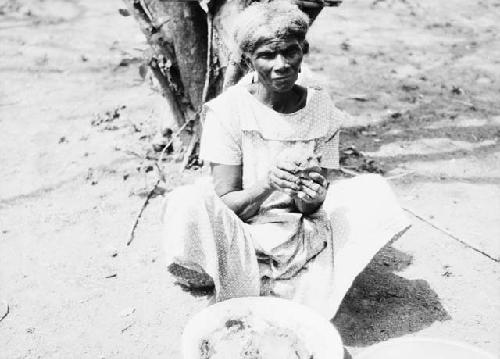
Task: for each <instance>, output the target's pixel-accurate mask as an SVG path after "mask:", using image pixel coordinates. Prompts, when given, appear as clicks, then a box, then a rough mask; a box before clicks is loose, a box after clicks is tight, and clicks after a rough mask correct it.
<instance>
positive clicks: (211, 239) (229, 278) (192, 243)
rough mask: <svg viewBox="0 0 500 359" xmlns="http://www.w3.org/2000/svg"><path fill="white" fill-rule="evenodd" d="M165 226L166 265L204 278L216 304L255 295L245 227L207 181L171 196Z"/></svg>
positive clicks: (252, 256) (252, 255) (254, 270)
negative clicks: (208, 280)
mask: <svg viewBox="0 0 500 359" xmlns="http://www.w3.org/2000/svg"><path fill="white" fill-rule="evenodd" d="M163 223H164V224H163V226H164V243H165V251H166V255H167V264H171V263H175V264H176V265H178V266H181V267H184V268H187V269H189V270H194V271H203V272H205V273H206V274H208V275H209V276H210V277H211V278H212V280H213V282H214V284H215V290H216V301H221V300H224V299H229V298H233V297H243V296H258V295H259V291H260V277H259V268H258V263H257V258H256V256H255V249H254V246H253V244H252V240H251V236H250V234H249V233H250V232H249V231H248V225H247V224H245V223H243V222H242V221H241V220H240V219H239V218H238V217H237V216H236V215H235V214H234V213H233V212H232V211H231V210H230V209H229V207H227V206H226V205H225V204H224V203H223V202H222V200H221V199H220V198H219V197H218V196H217V194H216V193H215V192H214V190H213V187H212V185H211V183H210V182H209V181H208V180H207V179H204V180H203V181H199V182H197V183H196V184H194V185H188V186H183V187H180V188H177V189H176V190H174V191H172V192H171V193H170V194H169V195H168V197H167V204H166V207H165V211H164V214H163Z"/></svg>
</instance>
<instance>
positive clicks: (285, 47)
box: [251, 38, 303, 92]
mask: <svg viewBox="0 0 500 359" xmlns="http://www.w3.org/2000/svg"><path fill="white" fill-rule="evenodd" d="M302 57H303V52H302V47H301V44H300V42H299V41H298V40H297V39H293V38H289V39H273V40H269V41H267V42H265V43H263V44H262V45H260V46H259V47H257V48H256V49H255V51H254V52H253V54H252V55H251V61H252V65H253V67H254V69H255V71H256V72H257V73H258V75H259V82H261V83H262V84H263V85H264V86H265V87H266V88H267V89H269V90H271V91H274V92H287V91H290V90H291V89H292V87H293V85H294V84H295V82H296V81H297V78H298V75H299V71H300V65H301V63H302Z"/></svg>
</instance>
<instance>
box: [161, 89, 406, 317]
mask: <svg viewBox="0 0 500 359" xmlns="http://www.w3.org/2000/svg"><path fill="white" fill-rule="evenodd" d="M346 117H347V115H346V114H345V113H344V112H342V111H340V110H338V109H337V108H336V107H335V106H334V105H333V104H332V102H331V100H330V98H329V96H328V95H327V94H326V92H325V91H323V90H320V89H314V88H308V95H307V102H306V105H305V107H304V108H302V109H301V110H299V111H297V112H295V113H292V114H281V113H278V112H276V111H274V110H272V109H271V108H269V107H267V106H265V105H264V104H262V103H261V102H259V101H258V100H257V99H256V98H255V97H254V96H253V95H252V94H250V92H248V90H247V89H246V87H244V86H243V85H236V86H233V87H231V88H229V89H228V90H226V92H224V93H223V94H221V95H220V96H218V97H217V98H216V99H214V100H212V101H210V102H209V103H207V105H206V108H205V121H204V127H203V136H202V142H201V151H200V157H201V158H202V159H204V160H205V161H207V162H212V163H219V164H226V165H242V168H243V188H244V189H245V188H249V187H251V186H252V185H253V184H254V183H256V182H257V181H258V180H259V179H261V178H263V176H265V175H266V174H267V172H268V170H269V168H270V167H271V166H272V165H273V164H274V163H275V162H276V161H277V160H279V159H281V158H297V157H299V158H306V157H308V156H311V155H320V156H321V167H324V168H329V169H338V168H339V151H338V143H339V129H340V124H341V122H342V121H343V120H344V118H346ZM164 223H165V224H164V228H165V248H166V252H167V258H168V261H169V262H175V263H178V264H180V265H183V266H185V267H188V268H190V269H194V270H197V271H203V272H205V273H207V274H208V275H210V277H211V278H212V279H213V281H214V284H215V288H216V291H215V299H216V300H217V301H220V300H224V299H228V298H232V297H241V296H255V295H261V294H264V295H275V296H280V297H284V298H288V299H292V300H296V301H298V302H301V303H303V304H306V305H308V306H310V307H312V308H314V309H316V310H317V311H319V312H320V313H322V314H324V315H325V316H327V317H329V318H331V317H333V315H334V314H335V312H336V310H337V308H338V306H339V305H340V302H341V300H342V298H343V297H344V295H345V293H346V291H347V290H348V289H349V287H350V285H351V283H352V281H353V280H354V278H355V277H356V275H357V274H359V273H360V272H361V271H362V269H363V268H364V267H365V266H366V265H367V264H368V263H369V261H370V259H371V258H372V257H373V256H374V255H375V254H376V252H377V251H378V250H379V249H380V248H382V246H383V245H385V244H386V243H387V242H388V241H389V240H390V239H391V238H393V237H394V236H395V235H396V234H397V233H399V232H401V231H403V230H404V229H405V228H407V227H408V225H409V224H408V221H407V218H406V216H405V215H404V213H403V212H402V210H401V208H400V207H399V206H398V205H397V201H396V199H395V197H394V195H393V193H392V191H391V190H390V187H389V186H388V184H387V183H386V181H385V180H383V179H382V178H381V177H380V176H378V175H364V176H359V177H357V178H353V179H348V180H340V181H335V183H332V184H331V186H330V189H329V190H328V194H327V198H326V200H325V203H324V204H323V206H322V208H320V210H318V211H317V212H316V213H314V214H312V215H307V216H306V215H303V214H301V213H300V212H298V211H297V209H296V208H295V206H294V204H293V200H292V198H291V197H290V196H289V195H287V194H286V193H283V192H279V191H276V192H274V193H273V194H272V195H271V196H270V197H269V198H268V199H267V200H266V201H265V202H264V203H263V205H262V206H261V208H260V211H259V213H258V214H257V215H255V216H254V217H253V218H251V219H250V220H249V221H247V222H246V223H244V222H243V221H241V220H240V219H239V218H238V217H237V216H236V215H235V214H234V213H233V212H232V211H231V210H230V209H229V208H228V207H227V206H226V205H225V204H224V203H223V202H222V200H221V199H220V198H219V197H218V196H217V195H216V194H215V192H214V189H213V185H212V183H211V180H210V179H202V180H200V181H198V182H197V183H195V184H193V185H189V186H184V187H181V188H178V189H176V190H175V191H173V192H172V193H171V194H169V196H168V199H167V205H166V210H165V212H164Z"/></svg>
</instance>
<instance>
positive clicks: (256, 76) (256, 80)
mask: <svg viewBox="0 0 500 359" xmlns="http://www.w3.org/2000/svg"><path fill="white" fill-rule="evenodd" d="M257 82H259V73H258V72H257V71H255V70H253V75H252V83H253V84H256V83H257Z"/></svg>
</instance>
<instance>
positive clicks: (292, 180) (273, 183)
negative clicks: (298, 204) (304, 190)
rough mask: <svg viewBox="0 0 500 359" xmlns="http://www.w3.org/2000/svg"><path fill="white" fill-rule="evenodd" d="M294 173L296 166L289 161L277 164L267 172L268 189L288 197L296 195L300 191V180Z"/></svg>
mask: <svg viewBox="0 0 500 359" xmlns="http://www.w3.org/2000/svg"><path fill="white" fill-rule="evenodd" d="M296 171H297V166H296V164H294V163H292V162H289V161H281V162H278V163H277V164H276V165H275V166H274V167H272V168H271V169H270V170H269V172H268V183H269V185H270V187H271V188H273V189H275V190H278V191H283V192H285V193H288V194H290V195H293V194H296V193H297V192H298V191H299V190H300V178H299V177H298V176H296V175H295V174H294V173H296Z"/></svg>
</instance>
